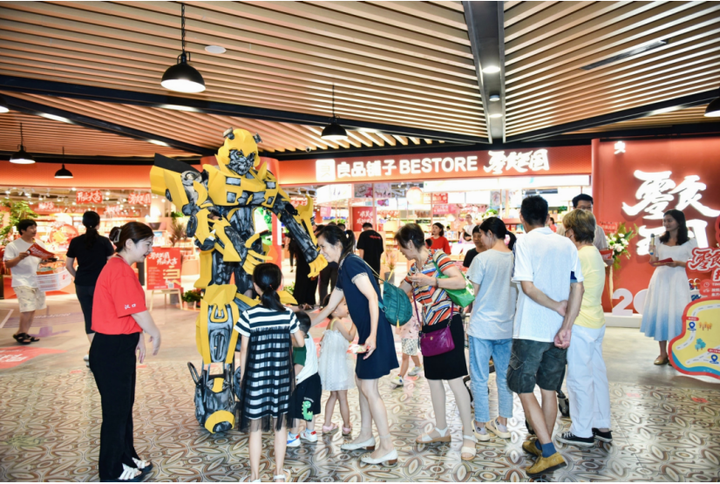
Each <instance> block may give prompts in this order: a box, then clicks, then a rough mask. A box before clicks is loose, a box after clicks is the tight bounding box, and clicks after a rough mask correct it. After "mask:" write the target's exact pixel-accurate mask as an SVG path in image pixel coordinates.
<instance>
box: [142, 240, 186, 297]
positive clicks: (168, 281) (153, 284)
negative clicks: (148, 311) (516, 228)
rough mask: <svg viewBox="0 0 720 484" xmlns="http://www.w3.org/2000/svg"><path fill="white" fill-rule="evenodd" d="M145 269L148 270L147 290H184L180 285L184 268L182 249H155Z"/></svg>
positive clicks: (148, 258) (148, 257)
mask: <svg viewBox="0 0 720 484" xmlns="http://www.w3.org/2000/svg"><path fill="white" fill-rule="evenodd" d="M145 267H146V268H147V278H146V279H145V281H146V282H147V290H149V291H157V290H161V289H178V288H182V286H181V284H180V274H181V268H182V260H181V256H180V249H177V248H165V249H163V248H153V251H152V253H151V254H150V255H149V256H147V259H146V263H145Z"/></svg>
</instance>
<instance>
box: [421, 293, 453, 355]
mask: <svg viewBox="0 0 720 484" xmlns="http://www.w3.org/2000/svg"><path fill="white" fill-rule="evenodd" d="M413 300H415V291H414V290H413ZM413 306H415V314H416V315H417V318H418V321H422V319H420V315H419V314H418V313H417V303H415V304H413ZM454 312H455V307H454V305H453V306H452V307H451V310H450V314H451V316H450V319H449V320H448V324H447V326H445V327H444V328H443V329H440V330H437V331H433V332H430V333H425V332H422V331H421V332H420V351H422V354H423V356H438V355H442V354H444V353H449V352H450V351H452V350H454V349H455V342H454V341H453V337H452V333H451V332H450V322H451V321H452V313H454Z"/></svg>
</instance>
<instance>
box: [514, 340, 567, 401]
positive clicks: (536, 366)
mask: <svg viewBox="0 0 720 484" xmlns="http://www.w3.org/2000/svg"><path fill="white" fill-rule="evenodd" d="M566 362H567V349H561V348H558V347H557V346H555V343H545V342H542V341H533V340H528V339H514V340H513V345H512V353H511V355H510V365H509V366H508V372H507V384H508V387H509V388H510V390H512V391H513V392H514V393H532V392H533V391H534V390H535V385H536V384H537V386H539V387H540V388H542V389H543V390H551V391H555V390H556V389H557V388H558V386H559V385H560V383H561V382H562V378H563V375H564V374H565V364H566Z"/></svg>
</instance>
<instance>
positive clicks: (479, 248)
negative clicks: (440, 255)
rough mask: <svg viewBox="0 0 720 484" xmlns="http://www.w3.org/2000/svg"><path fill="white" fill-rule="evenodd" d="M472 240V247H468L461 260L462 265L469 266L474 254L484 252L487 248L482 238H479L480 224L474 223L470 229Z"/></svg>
mask: <svg viewBox="0 0 720 484" xmlns="http://www.w3.org/2000/svg"><path fill="white" fill-rule="evenodd" d="M472 241H473V244H475V248H474V249H470V250H468V251H467V253H466V254H465V260H464V261H463V267H470V264H472V261H473V259H474V258H475V256H476V255H478V254H479V253H480V252H485V251H486V250H487V249H486V248H485V246H484V245H483V243H482V239H481V238H480V226H479V225H476V226H475V227H474V228H473V230H472Z"/></svg>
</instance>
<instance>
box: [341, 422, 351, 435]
mask: <svg viewBox="0 0 720 484" xmlns="http://www.w3.org/2000/svg"><path fill="white" fill-rule="evenodd" d="M342 434H343V437H350V436H351V435H352V425H351V426H349V427H345V426H344V425H343V428H342Z"/></svg>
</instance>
